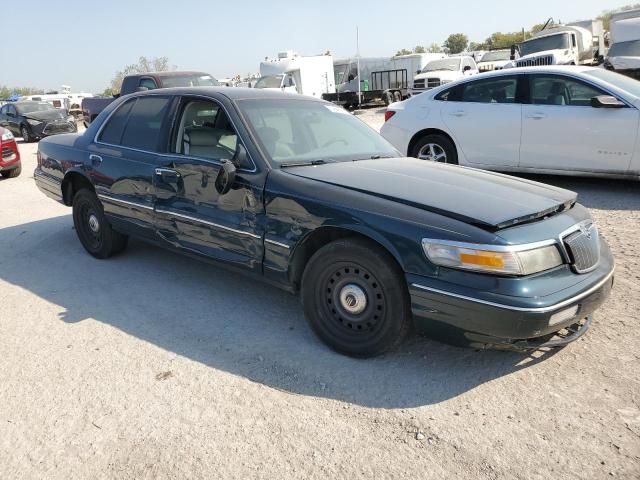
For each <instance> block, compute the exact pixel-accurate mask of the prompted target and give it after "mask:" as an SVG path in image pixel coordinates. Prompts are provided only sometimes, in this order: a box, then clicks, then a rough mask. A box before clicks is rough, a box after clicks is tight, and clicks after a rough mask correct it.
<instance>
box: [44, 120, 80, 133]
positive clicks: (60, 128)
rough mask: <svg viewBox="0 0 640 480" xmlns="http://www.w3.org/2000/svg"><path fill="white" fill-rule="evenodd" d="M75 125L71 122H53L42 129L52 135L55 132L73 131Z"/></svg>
mask: <svg viewBox="0 0 640 480" xmlns="http://www.w3.org/2000/svg"><path fill="white" fill-rule="evenodd" d="M72 132H73V125H71V123H69V122H51V123H47V125H46V126H45V127H44V129H43V130H42V133H44V134H45V135H51V134H55V133H72Z"/></svg>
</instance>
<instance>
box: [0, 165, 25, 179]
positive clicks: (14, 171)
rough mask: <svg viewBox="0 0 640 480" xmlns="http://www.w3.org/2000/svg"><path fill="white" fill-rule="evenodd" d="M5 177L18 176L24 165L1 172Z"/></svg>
mask: <svg viewBox="0 0 640 480" xmlns="http://www.w3.org/2000/svg"><path fill="white" fill-rule="evenodd" d="M1 173H2V176H3V177H4V178H16V177H17V176H18V175H20V173H22V165H18V166H17V167H16V168H14V169H11V170H5V171H4V172H1Z"/></svg>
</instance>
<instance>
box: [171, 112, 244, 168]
mask: <svg viewBox="0 0 640 480" xmlns="http://www.w3.org/2000/svg"><path fill="white" fill-rule="evenodd" d="M173 150H174V152H175V153H181V154H183V155H189V156H192V157H202V158H207V159H212V160H232V159H233V158H234V157H235V155H236V152H237V150H238V135H237V134H236V131H235V130H234V128H233V125H232V124H231V122H230V121H229V117H228V116H227V114H226V113H225V111H224V110H223V109H222V108H220V106H219V105H218V104H217V103H215V102H211V101H205V100H188V101H187V103H186V104H185V105H184V107H183V109H182V113H181V115H180V121H179V123H178V130H177V135H176V138H175V143H174V148H173Z"/></svg>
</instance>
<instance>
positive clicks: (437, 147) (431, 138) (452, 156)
mask: <svg viewBox="0 0 640 480" xmlns="http://www.w3.org/2000/svg"><path fill="white" fill-rule="evenodd" d="M409 155H411V156H412V157H415V158H419V159H420V160H429V161H432V162H440V163H450V164H454V165H457V164H458V152H457V151H456V146H455V144H454V143H453V142H452V141H451V140H449V139H448V138H447V137H445V136H444V135H440V134H431V135H425V136H424V137H422V138H420V139H419V140H418V141H417V142H416V143H415V145H414V146H413V147H412V149H411V151H410V152H409Z"/></svg>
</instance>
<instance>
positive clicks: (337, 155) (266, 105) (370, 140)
mask: <svg viewBox="0 0 640 480" xmlns="http://www.w3.org/2000/svg"><path fill="white" fill-rule="evenodd" d="M238 104H239V107H240V110H241V111H242V113H243V115H244V117H245V118H246V120H247V121H248V123H249V126H250V127H251V130H252V131H253V132H254V134H255V136H256V137H257V138H258V139H259V140H260V143H261V144H262V147H263V151H264V152H266V153H267V154H268V155H269V157H270V160H272V161H273V162H274V163H276V164H279V165H282V164H297V163H302V164H308V163H311V162H314V161H315V162H321V161H326V162H331V161H349V160H360V159H365V158H367V159H368V158H372V157H373V158H378V157H398V156H399V153H398V151H397V150H396V149H395V148H393V147H392V146H391V145H390V144H389V143H387V141H386V140H385V139H383V138H382V137H381V136H380V135H378V133H377V132H375V131H374V130H372V129H371V128H369V127H368V126H367V125H366V124H365V123H364V122H362V121H361V120H360V119H358V118H355V117H354V116H353V115H351V114H350V113H349V112H347V111H346V110H345V109H343V108H342V107H338V106H336V105H332V104H329V103H325V102H317V101H309V100H299V99H285V98H278V99H269V100H266V99H259V100H257V99H251V100H240V101H238Z"/></svg>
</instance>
